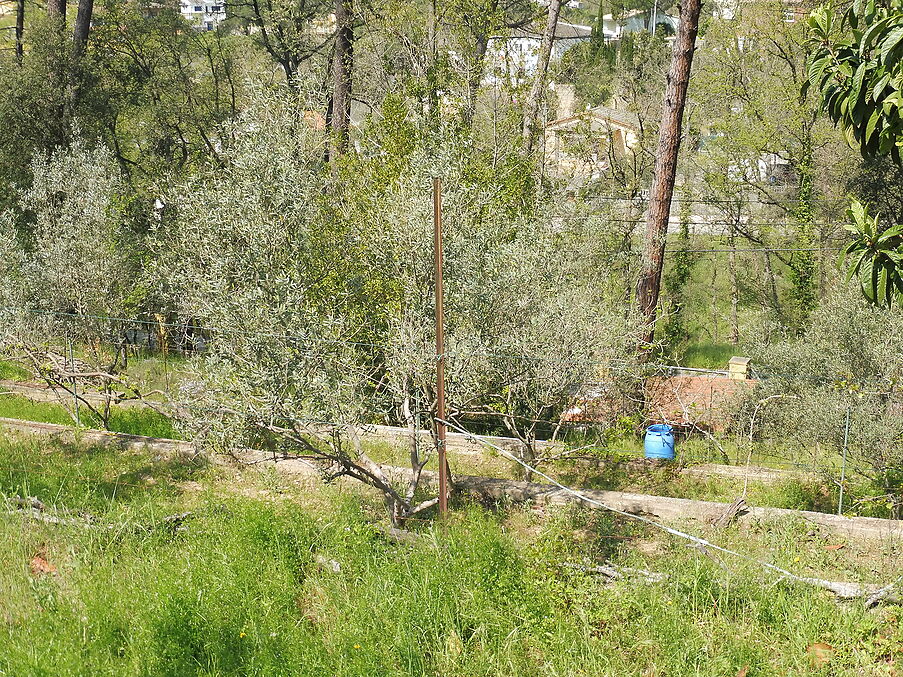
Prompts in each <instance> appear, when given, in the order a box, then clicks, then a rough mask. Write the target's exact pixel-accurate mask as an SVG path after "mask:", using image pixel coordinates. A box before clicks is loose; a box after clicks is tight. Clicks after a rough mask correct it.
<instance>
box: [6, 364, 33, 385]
mask: <svg viewBox="0 0 903 677" xmlns="http://www.w3.org/2000/svg"><path fill="white" fill-rule="evenodd" d="M30 378H31V374H30V373H29V372H28V371H27V370H25V369H23V368H22V367H20V366H19V365H18V364H16V363H15V362H12V361H10V360H0V381H26V380H29V379H30Z"/></svg>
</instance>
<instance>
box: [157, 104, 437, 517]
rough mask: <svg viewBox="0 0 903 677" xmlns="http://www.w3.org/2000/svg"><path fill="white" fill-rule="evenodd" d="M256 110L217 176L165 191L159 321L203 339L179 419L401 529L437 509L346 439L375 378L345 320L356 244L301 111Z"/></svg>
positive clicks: (350, 315) (317, 136) (354, 279)
mask: <svg viewBox="0 0 903 677" xmlns="http://www.w3.org/2000/svg"><path fill="white" fill-rule="evenodd" d="M257 97H258V98H257V99H256V101H255V102H254V105H252V107H251V108H250V109H249V111H248V112H247V113H246V115H245V116H244V118H243V119H242V120H241V125H240V128H241V131H240V132H239V133H238V135H237V138H236V143H235V146H234V148H233V149H232V150H230V151H229V155H228V157H227V166H226V169H224V170H221V171H216V172H212V173H210V174H209V175H204V176H198V177H196V178H194V179H192V180H191V181H189V182H187V183H185V184H184V185H182V186H180V187H179V188H178V189H176V190H174V191H172V193H171V194H170V195H169V196H168V197H167V199H166V203H167V206H166V208H165V210H164V218H163V222H162V223H161V224H160V226H159V228H158V229H157V233H156V236H155V242H156V244H155V251H156V254H157V256H158V264H157V269H156V276H157V277H158V278H159V280H161V281H162V283H163V285H164V287H165V289H164V295H165V296H166V297H167V298H168V299H169V300H170V303H171V308H170V311H171V312H172V313H173V315H174V316H176V317H180V318H182V319H183V320H184V321H186V322H187V323H189V324H191V325H193V326H195V327H197V331H198V332H199V333H203V334H204V335H205V336H206V338H207V341H206V346H207V347H206V351H205V352H204V354H202V355H200V356H198V357H196V359H195V360H194V361H193V364H192V370H191V376H192V377H191V378H189V379H188V380H187V381H186V382H185V383H183V386H182V390H181V392H180V393H179V400H180V403H181V405H182V406H181V416H182V418H183V420H184V423H185V425H186V426H187V427H188V429H189V430H190V431H191V432H192V433H194V434H195V435H196V436H197V438H198V439H199V440H201V441H204V442H207V443H209V444H211V445H213V446H214V447H216V448H219V449H221V450H227V451H234V450H236V449H241V448H247V447H253V448H264V449H268V450H271V451H272V452H273V453H274V454H277V455H282V456H285V455H291V456H307V457H311V460H312V461H313V462H314V463H315V464H316V465H317V467H318V468H319V469H320V470H321V471H322V473H323V475H324V477H325V478H327V479H334V478H337V477H341V476H346V477H350V478H353V479H356V480H359V481H361V482H364V483H365V484H368V485H370V486H372V487H375V488H376V489H377V490H378V491H380V492H381V493H382V494H383V496H384V497H385V501H386V504H387V507H388V510H389V514H390V517H391V519H392V521H393V523H394V524H396V525H401V524H403V522H404V521H405V520H406V519H408V518H410V517H411V516H413V515H415V514H417V513H419V512H421V511H423V510H425V509H427V508H429V507H430V506H432V505H433V504H434V503H435V502H436V500H437V499H436V498H435V497H432V498H430V497H421V496H420V494H419V493H418V491H417V490H418V485H419V470H420V468H421V467H422V466H420V462H419V459H414V462H413V465H414V468H413V470H414V472H413V473H412V474H411V476H410V477H409V478H406V479H402V480H401V481H399V480H398V478H393V477H391V476H389V475H388V474H387V472H385V471H384V470H383V468H382V467H381V466H380V465H379V464H377V463H376V462H374V461H373V460H372V459H371V458H370V457H369V456H368V454H367V453H366V450H365V449H364V448H363V446H362V445H361V443H360V440H359V438H358V435H357V431H358V429H359V428H360V427H361V426H362V425H364V424H366V423H368V422H371V421H372V420H373V416H375V413H374V412H375V411H376V410H377V409H378V404H377V402H376V399H375V397H374V392H375V386H374V384H375V383H376V382H377V381H378V380H379V378H378V374H379V371H380V365H379V360H376V359H374V356H373V348H374V345H373V341H372V340H369V339H367V340H361V338H362V334H364V333H365V332H364V331H363V330H362V327H361V324H360V316H359V315H358V313H357V312H356V310H355V308H354V306H355V304H356V303H357V294H358V292H357V291H356V289H357V288H359V287H360V286H365V285H364V283H363V282H362V280H361V277H360V275H359V274H358V273H360V272H361V271H360V270H359V269H357V268H355V260H356V254H355V252H356V250H357V249H358V245H357V243H356V240H357V238H358V235H357V234H356V233H355V232H354V231H353V230H352V229H342V227H341V225H340V224H343V223H344V222H345V219H344V218H343V217H344V216H345V214H344V211H345V210H344V208H343V207H342V204H341V197H340V196H341V191H335V190H334V188H335V186H334V184H333V182H334V181H335V176H334V175H333V173H331V172H330V171H328V170H327V169H326V168H325V166H324V161H323V157H324V153H323V150H324V147H323V144H324V143H325V139H324V138H323V135H322V134H321V133H319V132H318V131H317V130H316V129H315V128H314V127H313V126H312V125H310V124H309V122H308V119H307V117H306V116H305V115H304V109H305V107H304V106H303V105H298V100H297V98H296V96H295V95H294V94H292V93H288V92H283V93H277V94H265V93H258V94H257ZM337 224H338V225H337ZM337 228H339V230H338V231H336V229H337ZM328 232H332V234H333V235H334V236H335V237H333V236H329V237H327V236H326V235H325V234H326V233H328ZM324 261H329V262H330V265H329V266H327V267H324V265H323V263H324ZM355 271H357V272H355ZM364 272H365V271H364Z"/></svg>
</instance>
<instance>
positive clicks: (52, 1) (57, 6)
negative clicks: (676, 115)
mask: <svg viewBox="0 0 903 677" xmlns="http://www.w3.org/2000/svg"><path fill="white" fill-rule="evenodd" d="M47 16H52V17H58V18H60V19H62V23H63V25H64V26H65V25H66V0H48V1H47Z"/></svg>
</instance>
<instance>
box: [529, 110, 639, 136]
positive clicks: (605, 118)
mask: <svg viewBox="0 0 903 677" xmlns="http://www.w3.org/2000/svg"><path fill="white" fill-rule="evenodd" d="M587 119H590V120H591V121H594V122H602V123H606V124H609V125H612V126H615V127H622V128H624V129H629V130H631V131H634V132H639V131H640V118H639V117H638V116H637V115H636V114H635V113H630V112H628V111H623V110H615V109H614V108H609V107H608V106H596V107H595V108H590V109H588V110H584V111H580V112H579V113H575V114H574V115H571V116H569V117H566V118H561V119H560V120H552V121H551V122H550V123H548V124H547V125H546V129H550V130H556V129H568V128H569V127H576V126H577V125H578V124H580V123H581V122H585V121H586V120H587Z"/></svg>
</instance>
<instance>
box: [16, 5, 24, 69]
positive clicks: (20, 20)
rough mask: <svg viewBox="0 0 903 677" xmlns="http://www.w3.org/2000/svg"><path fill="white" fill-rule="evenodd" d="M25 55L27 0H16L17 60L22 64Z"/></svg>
mask: <svg viewBox="0 0 903 677" xmlns="http://www.w3.org/2000/svg"><path fill="white" fill-rule="evenodd" d="M24 55H25V0H16V61H17V62H18V63H19V65H20V66H21V65H22V57H23V56H24Z"/></svg>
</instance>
